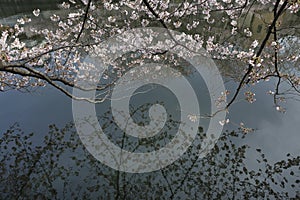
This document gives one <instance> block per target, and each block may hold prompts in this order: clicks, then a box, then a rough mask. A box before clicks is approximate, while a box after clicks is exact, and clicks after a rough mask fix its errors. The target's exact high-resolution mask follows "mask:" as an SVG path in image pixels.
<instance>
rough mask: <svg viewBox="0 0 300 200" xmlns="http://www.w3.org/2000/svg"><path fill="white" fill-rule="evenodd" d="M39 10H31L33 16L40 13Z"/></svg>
mask: <svg viewBox="0 0 300 200" xmlns="http://www.w3.org/2000/svg"><path fill="white" fill-rule="evenodd" d="M40 12H41V11H40V9H35V10H33V12H32V13H33V15H34V16H36V17H38V16H39V15H40Z"/></svg>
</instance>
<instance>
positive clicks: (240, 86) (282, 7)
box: [226, 0, 288, 108]
mask: <svg viewBox="0 0 300 200" xmlns="http://www.w3.org/2000/svg"><path fill="white" fill-rule="evenodd" d="M279 2H280V0H277V3H279ZM287 4H288V1H287V0H286V1H284V3H283V4H282V5H281V7H280V9H279V10H278V12H276V15H275V16H274V19H273V21H272V24H271V25H270V26H269V28H268V32H267V35H266V36H265V38H264V40H263V41H262V43H261V45H260V48H259V50H258V51H257V53H256V56H255V57H256V58H258V57H260V55H261V53H262V51H263V49H264V48H265V46H266V44H267V41H268V40H269V38H270V35H271V33H272V30H273V28H274V27H275V25H276V22H277V20H278V18H279V16H280V15H281V14H282V13H283V11H284V9H285V7H286V6H287ZM252 69H253V65H251V64H249V66H248V69H247V72H246V73H245V74H244V76H243V78H242V80H241V81H240V83H239V85H238V87H237V89H236V91H235V93H234V95H233V97H232V99H231V100H230V101H229V103H228V104H227V106H226V108H229V107H230V106H231V104H232V103H233V102H234V101H235V100H236V98H237V96H238V94H239V93H240V90H241V89H242V87H243V86H244V83H245V81H246V79H247V78H248V76H249V74H250V73H251V72H252Z"/></svg>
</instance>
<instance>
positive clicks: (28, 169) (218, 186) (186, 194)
mask: <svg viewBox="0 0 300 200" xmlns="http://www.w3.org/2000/svg"><path fill="white" fill-rule="evenodd" d="M199 130H200V129H199ZM200 131H201V130H200ZM245 134H246V132H245V130H242V129H239V130H236V131H232V132H225V133H224V134H223V136H222V137H221V138H220V140H219V141H218V143H217V145H216V146H215V148H214V149H213V151H212V152H211V153H210V154H209V155H208V156H207V157H205V158H203V159H198V156H197V149H198V147H197V145H195V146H194V147H192V148H190V149H189V150H188V151H187V152H186V153H185V154H184V156H183V157H181V159H179V160H178V161H176V162H175V163H174V164H173V165H170V166H169V167H167V168H164V169H162V170H159V171H156V172H151V173H146V174H130V173H122V172H118V171H115V170H112V169H110V168H107V167H106V166H105V165H102V164H101V163H100V162H98V161H97V160H95V159H94V158H93V157H92V156H90V154H89V153H88V152H87V151H86V149H85V148H84V147H83V145H82V144H81V142H80V139H79V138H78V135H77V133H76V131H75V129H74V126H73V124H72V123H69V124H67V125H66V126H65V127H63V128H61V129H59V128H58V127H56V126H55V125H51V126H49V133H48V135H47V136H45V137H44V139H43V144H42V145H39V146H37V145H35V144H32V143H31V138H32V137H33V135H34V133H31V134H28V133H24V132H23V131H22V129H21V128H20V127H19V126H18V125H17V124H15V125H13V126H12V127H11V128H10V129H9V130H7V132H6V133H5V134H4V135H3V136H2V138H1V140H0V142H1V143H0V145H1V148H0V149H1V154H0V155H1V157H0V158H1V170H0V173H1V177H2V179H1V186H0V187H1V191H2V192H1V194H0V195H1V196H0V198H1V199H18V198H20V197H22V198H23V199H73V198H76V197H77V198H78V197H80V198H84V199H144V198H145V197H147V198H151V199H157V198H160V199H180V198H181V199H182V198H189V199H191V198H192V199H230V198H232V199H249V198H257V199H262V198H268V199H287V198H288V197H293V196H294V197H295V196H296V195H297V194H295V193H294V192H293V191H295V189H296V188H299V185H300V183H299V181H300V180H299V178H297V176H298V175H299V174H298V173H299V171H298V167H299V163H300V157H299V156H298V157H293V155H288V157H287V158H286V159H285V160H281V161H278V162H276V163H270V162H269V161H268V155H265V154H264V153H263V152H262V150H261V149H256V158H257V162H258V163H259V167H258V168H257V169H255V170H251V169H249V168H248V167H247V165H245V154H246V153H247V151H249V148H250V147H249V146H248V145H236V144H235V142H234V141H236V140H240V139H242V138H243V137H244V136H245ZM12 166H13V167H12ZM296 179H297V180H296ZM296 191H297V190H296ZM298 195H299V194H298ZM295 198H299V196H297V197H295Z"/></svg>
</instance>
